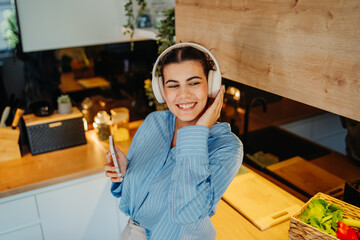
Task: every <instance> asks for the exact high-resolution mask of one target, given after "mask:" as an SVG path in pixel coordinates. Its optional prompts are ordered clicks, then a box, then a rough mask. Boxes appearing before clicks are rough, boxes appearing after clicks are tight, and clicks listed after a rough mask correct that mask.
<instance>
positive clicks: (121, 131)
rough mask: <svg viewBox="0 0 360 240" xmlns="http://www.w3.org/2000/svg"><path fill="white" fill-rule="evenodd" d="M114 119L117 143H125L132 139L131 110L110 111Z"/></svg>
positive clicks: (113, 127)
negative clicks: (130, 131) (130, 129)
mask: <svg viewBox="0 0 360 240" xmlns="http://www.w3.org/2000/svg"><path fill="white" fill-rule="evenodd" d="M110 113H111V119H112V131H111V132H112V135H113V137H114V141H115V142H125V141H127V140H129V139H130V133H129V118H130V117H129V109H127V108H125V107H120V108H113V109H111V110H110Z"/></svg>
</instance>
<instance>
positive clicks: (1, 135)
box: [0, 127, 21, 161]
mask: <svg viewBox="0 0 360 240" xmlns="http://www.w3.org/2000/svg"><path fill="white" fill-rule="evenodd" d="M19 136H20V130H19V128H16V129H12V128H11V127H0V152H1V154H0V161H8V160H12V159H16V158H21V152H20V148H19Z"/></svg>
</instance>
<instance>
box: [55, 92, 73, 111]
mask: <svg viewBox="0 0 360 240" xmlns="http://www.w3.org/2000/svg"><path fill="white" fill-rule="evenodd" d="M57 103H58V112H59V113H60V114H69V113H71V112H72V105H71V100H70V97H69V95H61V96H59V97H58V99H57Z"/></svg>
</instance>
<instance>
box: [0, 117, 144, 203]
mask: <svg viewBox="0 0 360 240" xmlns="http://www.w3.org/2000/svg"><path fill="white" fill-rule="evenodd" d="M141 123H142V120H139V121H135V122H131V123H130V124H129V128H130V136H131V137H130V139H129V140H128V141H126V142H123V143H117V144H116V145H117V146H118V147H119V148H120V149H121V150H122V151H123V152H124V153H125V154H126V153H127V151H128V149H129V147H130V144H131V141H132V138H133V136H134V134H135V132H136V129H137V128H138V127H139V126H140V124H141ZM86 139H87V144H84V145H80V146H75V147H70V148H66V149H61V150H57V151H53V152H48V153H42V154H38V155H34V156H33V155H31V153H27V154H26V155H24V156H22V157H21V158H19V159H13V160H9V161H3V162H0V198H1V197H6V196H10V195H13V194H17V193H21V192H25V191H29V190H33V189H37V188H41V187H45V186H49V185H52V184H56V183H60V182H65V181H69V180H72V179H76V178H80V177H85V176H88V175H91V174H95V173H100V172H102V171H103V166H104V164H105V161H106V160H105V153H106V152H107V151H108V150H109V144H108V142H107V141H100V140H99V139H98V138H97V136H96V133H95V131H94V130H91V131H87V132H86Z"/></svg>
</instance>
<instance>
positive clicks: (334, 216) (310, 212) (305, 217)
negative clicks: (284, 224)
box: [300, 199, 342, 237]
mask: <svg viewBox="0 0 360 240" xmlns="http://www.w3.org/2000/svg"><path fill="white" fill-rule="evenodd" d="M300 219H301V221H303V222H305V223H307V224H309V225H311V226H313V227H315V228H317V229H320V230H321V231H323V232H326V233H328V234H330V235H332V236H334V237H336V231H337V229H338V225H337V223H338V222H339V221H342V209H341V208H339V207H337V206H336V205H334V204H330V205H329V204H328V203H327V202H326V201H325V200H323V199H313V200H312V201H311V202H310V204H309V206H308V208H306V209H305V211H304V212H302V213H301V217H300Z"/></svg>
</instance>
